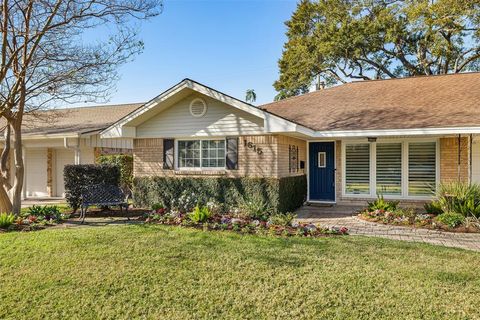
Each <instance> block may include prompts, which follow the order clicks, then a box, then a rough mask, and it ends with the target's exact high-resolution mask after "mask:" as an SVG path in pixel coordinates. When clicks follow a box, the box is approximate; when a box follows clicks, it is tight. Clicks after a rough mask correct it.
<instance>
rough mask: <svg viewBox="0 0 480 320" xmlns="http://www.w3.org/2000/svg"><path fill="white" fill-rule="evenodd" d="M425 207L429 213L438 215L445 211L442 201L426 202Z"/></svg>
mask: <svg viewBox="0 0 480 320" xmlns="http://www.w3.org/2000/svg"><path fill="white" fill-rule="evenodd" d="M423 208H424V209H425V211H426V212H427V213H428V214H434V215H436V216H438V215H439V214H442V213H443V209H442V204H441V203H440V201H431V202H427V203H425V204H424V206H423Z"/></svg>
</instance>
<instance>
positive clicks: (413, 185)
mask: <svg viewBox="0 0 480 320" xmlns="http://www.w3.org/2000/svg"><path fill="white" fill-rule="evenodd" d="M417 141H418V140H417ZM417 141H415V140H412V142H410V141H408V140H407V141H398V140H397V141H392V142H389V141H380V142H374V143H348V142H347V143H345V145H344V146H345V147H344V194H345V195H367V196H370V197H375V196H376V195H379V194H381V195H385V196H391V197H402V198H408V197H410V198H415V197H417V198H418V197H423V198H425V197H430V196H432V195H433V194H434V193H435V188H436V184H437V165H438V163H437V142H436V141H425V140H423V141H422V140H420V141H418V142H417Z"/></svg>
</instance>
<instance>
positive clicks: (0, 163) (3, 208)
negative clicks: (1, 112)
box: [0, 125, 12, 212]
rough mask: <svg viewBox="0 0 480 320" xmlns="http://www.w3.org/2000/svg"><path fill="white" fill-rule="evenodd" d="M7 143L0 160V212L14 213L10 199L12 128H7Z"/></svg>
mask: <svg viewBox="0 0 480 320" xmlns="http://www.w3.org/2000/svg"><path fill="white" fill-rule="evenodd" d="M4 138H5V141H4V143H5V144H4V147H3V151H2V155H1V159H0V171H1V175H0V212H12V200H11V199H10V197H9V192H8V191H9V190H10V189H11V185H10V181H9V180H10V171H11V170H10V169H11V168H9V153H10V126H9V125H7V126H6V127H5V136H4Z"/></svg>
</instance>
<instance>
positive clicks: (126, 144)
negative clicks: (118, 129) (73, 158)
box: [85, 134, 133, 149]
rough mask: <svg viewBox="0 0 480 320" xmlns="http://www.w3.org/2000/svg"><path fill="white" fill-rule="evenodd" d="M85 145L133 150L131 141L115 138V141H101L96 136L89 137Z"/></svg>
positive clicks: (98, 136)
mask: <svg viewBox="0 0 480 320" xmlns="http://www.w3.org/2000/svg"><path fill="white" fill-rule="evenodd" d="M85 145H87V146H90V147H101V148H114V149H133V139H128V138H115V139H101V138H100V135H98V134H96V135H93V136H91V137H90V139H89V140H88V141H86V142H85Z"/></svg>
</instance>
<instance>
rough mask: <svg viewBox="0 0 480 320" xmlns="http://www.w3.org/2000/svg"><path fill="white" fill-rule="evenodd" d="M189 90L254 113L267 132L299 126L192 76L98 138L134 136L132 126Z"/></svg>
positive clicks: (126, 117) (184, 94)
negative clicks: (195, 79) (202, 82)
mask: <svg viewBox="0 0 480 320" xmlns="http://www.w3.org/2000/svg"><path fill="white" fill-rule="evenodd" d="M192 92H197V93H200V94H203V95H205V96H207V97H210V98H212V99H216V100H218V101H221V102H223V103H225V104H227V105H229V106H230V107H232V108H236V109H239V110H242V111H244V112H247V113H249V114H252V115H254V116H257V117H259V118H261V119H263V120H264V123H265V125H264V130H265V132H266V133H267V132H268V133H272V132H295V131H297V130H298V129H299V128H300V129H305V130H309V129H307V128H303V127H302V126H300V125H298V124H296V123H295V122H294V121H289V120H286V119H283V118H282V117H280V116H277V115H275V114H273V113H271V112H268V111H266V110H263V109H261V108H258V107H256V106H254V105H251V104H249V103H246V102H244V101H242V100H239V99H236V98H234V97H232V96H229V95H227V94H225V93H223V92H220V91H218V90H215V89H213V88H211V87H208V86H206V85H204V84H201V83H199V82H197V81H194V80H192V79H188V78H186V79H183V80H182V81H180V82H179V83H177V84H176V85H174V86H173V87H171V88H169V89H167V90H165V91H164V92H162V93H161V94H160V95H158V96H157V97H155V98H153V99H152V100H150V101H149V102H147V103H145V104H144V105H142V106H141V107H140V108H138V109H136V110H134V111H132V112H130V113H129V114H127V115H125V116H124V117H123V118H121V119H120V120H119V121H117V122H116V123H113V124H112V125H110V126H109V127H108V128H106V129H105V130H103V131H102V132H101V137H102V138H116V137H129V138H133V137H135V126H136V125H138V124H140V123H142V122H143V121H145V120H146V119H148V117H151V116H152V115H153V114H156V112H158V110H159V109H162V108H163V109H165V108H168V107H170V106H172V105H173V103H174V102H176V101H179V100H180V99H181V98H183V97H185V96H186V95H189V94H191V93H192Z"/></svg>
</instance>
